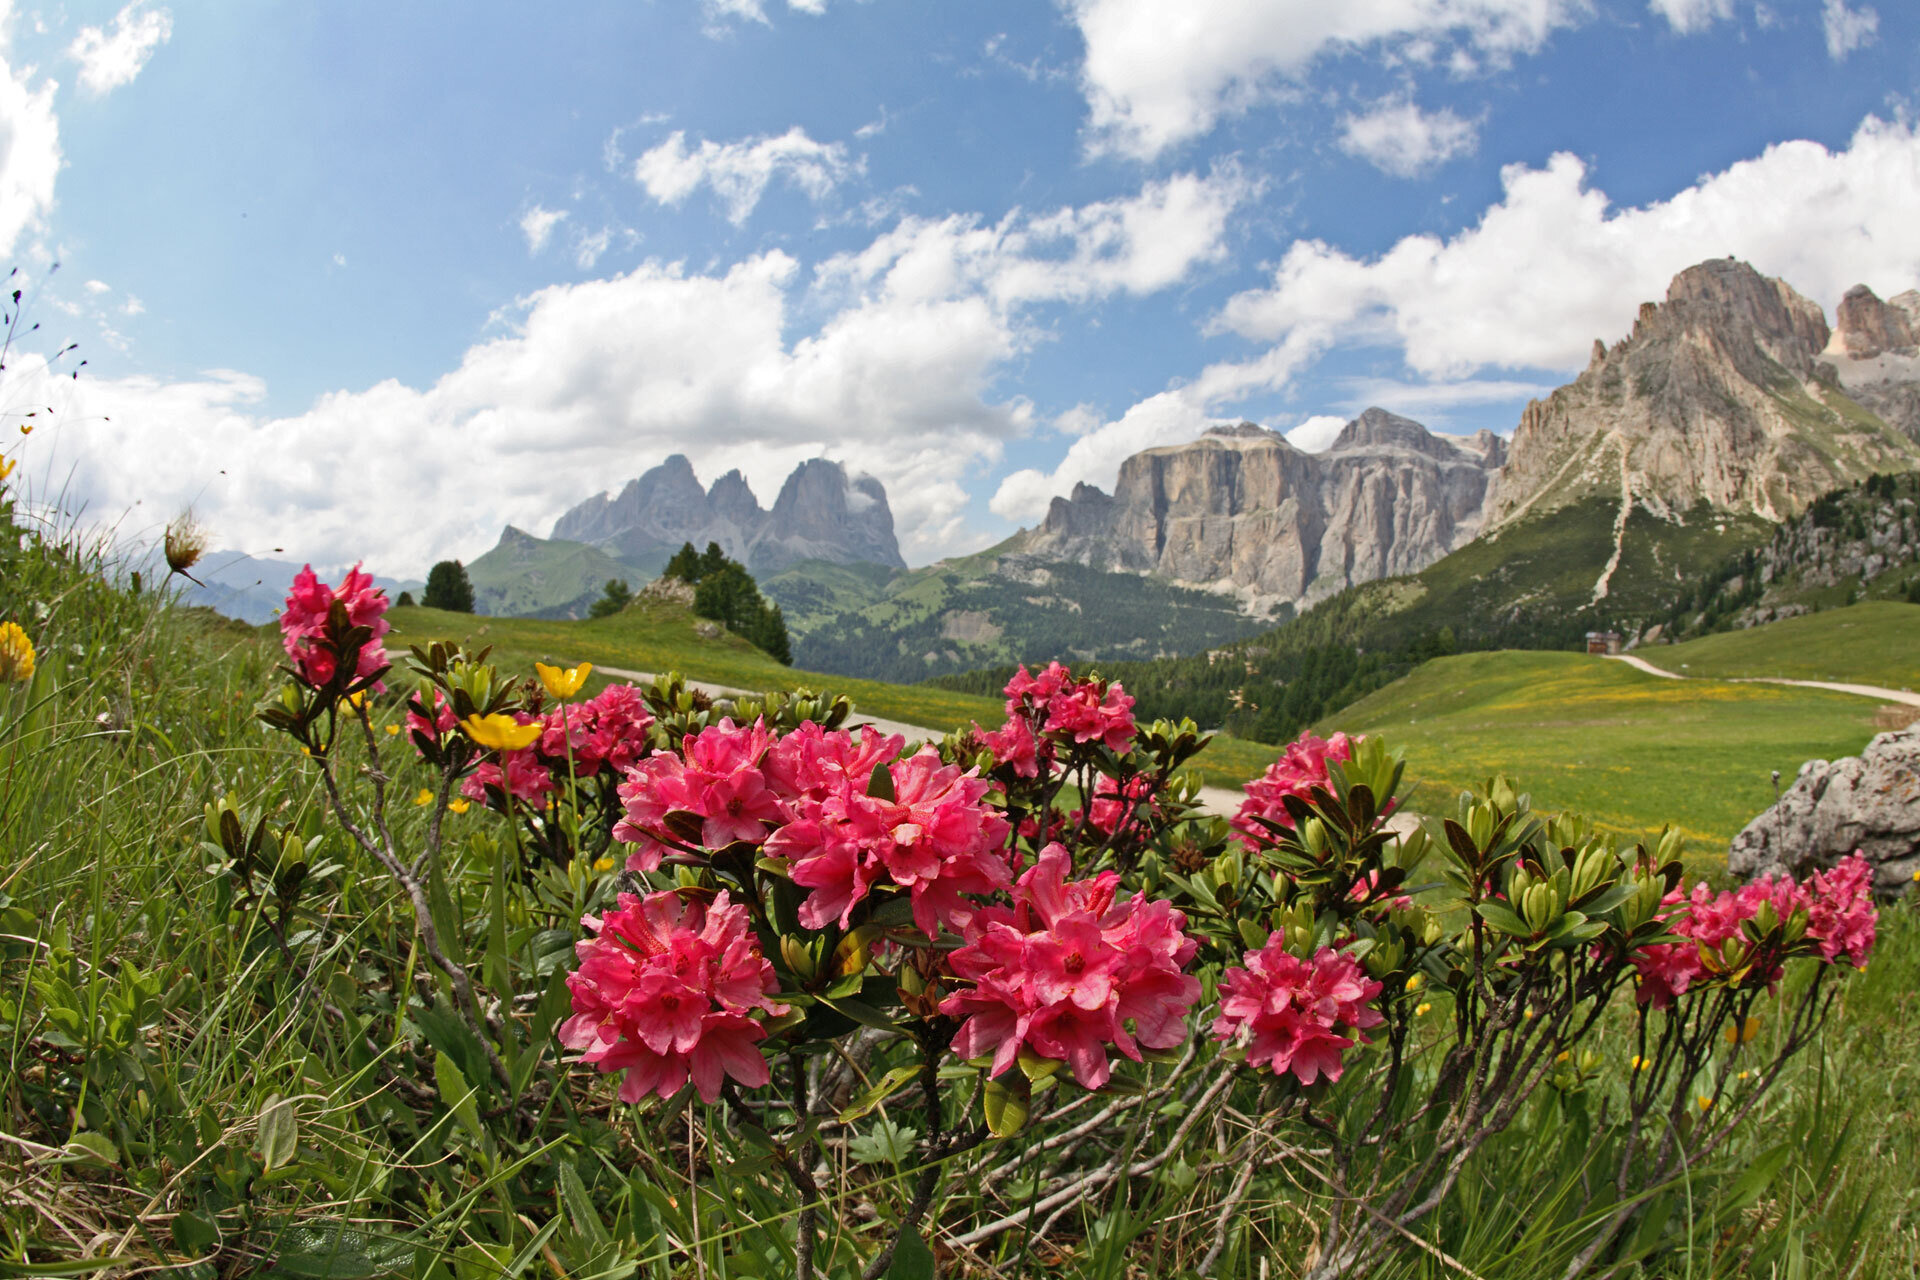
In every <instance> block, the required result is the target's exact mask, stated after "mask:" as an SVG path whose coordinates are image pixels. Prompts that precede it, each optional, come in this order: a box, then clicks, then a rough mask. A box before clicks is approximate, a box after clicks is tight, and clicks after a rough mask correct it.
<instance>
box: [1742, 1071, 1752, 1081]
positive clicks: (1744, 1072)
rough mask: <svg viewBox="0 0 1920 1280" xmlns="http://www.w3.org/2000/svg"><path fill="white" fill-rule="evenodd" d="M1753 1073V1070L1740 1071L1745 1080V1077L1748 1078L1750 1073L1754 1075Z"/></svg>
mask: <svg viewBox="0 0 1920 1280" xmlns="http://www.w3.org/2000/svg"><path fill="white" fill-rule="evenodd" d="M1752 1074H1753V1072H1751V1071H1742V1072H1741V1073H1740V1078H1741V1079H1742V1080H1745V1079H1746V1078H1747V1077H1748V1076H1750V1075H1752Z"/></svg>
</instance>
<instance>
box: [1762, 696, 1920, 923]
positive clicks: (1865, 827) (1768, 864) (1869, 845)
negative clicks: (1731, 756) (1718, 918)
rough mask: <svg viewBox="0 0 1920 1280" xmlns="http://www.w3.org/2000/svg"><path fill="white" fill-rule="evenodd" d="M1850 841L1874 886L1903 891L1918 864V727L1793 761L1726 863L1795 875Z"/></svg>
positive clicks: (1836, 856)
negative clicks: (1795, 769)
mask: <svg viewBox="0 0 1920 1280" xmlns="http://www.w3.org/2000/svg"><path fill="white" fill-rule="evenodd" d="M1856 849H1857V850H1859V851H1860V852H1861V853H1863V854H1865V855H1866V858H1867V861H1868V862H1871V863H1872V864H1873V868H1874V872H1873V885H1874V890H1875V892H1877V893H1880V894H1884V895H1892V894H1897V893H1902V892H1905V891H1906V889H1907V888H1908V886H1910V885H1911V884H1912V883H1913V876H1914V872H1915V871H1916V870H1920V727H1916V728H1910V729H1898V730H1895V731H1894V732H1892V733H1883V734H1880V735H1879V736H1878V737H1876V738H1875V739H1874V740H1873V741H1872V742H1869V743H1868V744H1867V749H1866V750H1865V751H1863V752H1861V753H1860V754H1859V755H1857V756H1848V757H1847V758H1845V759H1843V760H1834V761H1832V762H1829V761H1826V760H1809V761H1807V763H1805V764H1803V765H1801V766H1800V775H1799V777H1797V778H1795V779H1794V780H1793V785H1792V786H1791V787H1788V788H1787V790H1786V791H1785V792H1784V793H1782V795H1781V796H1780V799H1779V801H1778V803H1776V804H1775V805H1774V806H1773V807H1772V808H1770V809H1768V810H1767V811H1766V812H1765V813H1763V814H1761V815H1760V816H1759V817H1757V818H1755V819H1754V820H1753V821H1752V822H1750V823H1748V824H1747V828H1746V830H1744V831H1742V832H1741V833H1740V834H1739V835H1737V836H1735V837H1734V839H1733V847H1732V848H1731V849H1730V850H1729V851H1728V853H1727V870H1728V871H1730V872H1732V873H1733V874H1734V875H1737V876H1742V877H1744V878H1746V879H1749V880H1751V879H1753V878H1755V877H1757V876H1764V875H1770V874H1778V873H1785V874H1788V875H1792V876H1796V877H1800V876H1805V875H1807V874H1808V873H1809V872H1813V871H1820V870H1824V869H1825V868H1827V867H1831V866H1833V865H1834V864H1835V863H1837V862H1839V861H1840V860H1841V859H1842V858H1845V857H1848V856H1850V855H1852V853H1853V852H1854V850H1856Z"/></svg>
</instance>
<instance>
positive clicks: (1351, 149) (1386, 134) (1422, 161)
mask: <svg viewBox="0 0 1920 1280" xmlns="http://www.w3.org/2000/svg"><path fill="white" fill-rule="evenodd" d="M1478 142H1479V126H1478V125H1477V124H1475V123H1474V122H1473V121H1471V120H1462V119H1461V118H1460V117H1459V116H1457V115H1455V114H1454V113H1453V112H1452V111H1422V110H1421V109H1420V108H1419V107H1418V106H1416V105H1415V104H1414V103H1412V102H1409V101H1407V100H1405V99H1401V100H1397V101H1396V100H1394V99H1391V98H1390V99H1387V100H1385V101H1382V102H1379V103H1376V104H1375V105H1374V106H1373V107H1372V108H1371V109H1370V110H1368V111H1367V112H1365V113H1364V114H1362V115H1349V116H1347V117H1345V118H1344V119H1342V120H1341V122H1340V149H1341V150H1342V151H1345V152H1347V153H1348V154H1349V155H1355V156H1359V157H1360V158H1361V159H1363V160H1365V161H1367V162H1368V163H1369V164H1372V165H1373V166H1374V167H1375V168H1377V169H1379V170H1380V171H1381V172H1383V173H1388V174H1392V175H1393V176H1394V177H1396V178H1417V177H1420V176H1421V175H1422V174H1425V173H1429V172H1431V171H1432V170H1434V169H1437V168H1439V167H1440V166H1441V165H1443V164H1445V163H1446V162H1447V161H1449V160H1451V159H1453V158H1454V157H1455V156H1461V155H1471V154H1472V152H1473V149H1474V147H1475V146H1476V145H1477V144H1478Z"/></svg>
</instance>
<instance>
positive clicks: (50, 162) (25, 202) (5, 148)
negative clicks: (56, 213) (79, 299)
mask: <svg viewBox="0 0 1920 1280" xmlns="http://www.w3.org/2000/svg"><path fill="white" fill-rule="evenodd" d="M7 22H8V17H7V14H6V10H5V7H4V6H0V257H10V256H11V255H12V253H13V251H14V249H15V247H16V246H18V244H19V243H20V237H21V235H22V234H23V233H25V232H26V231H27V230H28V229H29V228H34V227H38V226H40V225H41V224H42V222H43V220H44V219H45V217H46V214H47V211H48V210H49V209H51V208H52V207H53V186H54V180H55V178H57V177H58V176H59V174H60V119H59V117H58V116H57V115H55V114H54V110H53V96H54V94H55V92H57V91H58V89H59V85H58V84H56V83H55V82H54V81H52V80H42V81H41V82H40V83H39V84H37V85H35V84H31V83H30V82H29V81H30V78H31V76H32V74H33V68H31V67H28V68H25V69H24V70H20V71H16V70H15V69H14V68H13V66H12V65H11V64H10V63H9V62H8V60H7V58H6V56H5V54H6V43H5V35H6V23H7Z"/></svg>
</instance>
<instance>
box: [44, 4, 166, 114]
mask: <svg viewBox="0 0 1920 1280" xmlns="http://www.w3.org/2000/svg"><path fill="white" fill-rule="evenodd" d="M172 35H173V14H172V13H170V12H169V11H168V10H166V9H164V8H155V9H149V8H147V7H146V4H145V0H133V3H132V4H129V5H128V6H127V7H126V8H124V9H122V10H121V11H120V12H119V13H118V14H116V15H114V19H113V30H112V31H111V32H108V31H107V30H105V29H104V28H101V27H82V28H81V29H80V34H79V35H77V36H75V37H74V39H73V43H72V44H70V45H68V46H67V56H68V57H69V58H72V59H73V60H74V61H75V62H78V63H79V64H80V87H81V88H83V89H85V90H86V91H87V92H88V93H90V94H92V95H93V96H94V97H96V98H97V97H101V96H103V95H105V94H108V93H111V92H112V91H113V90H115V89H118V88H120V87H121V86H122V85H128V84H132V83H133V81H134V77H136V76H138V75H139V74H140V71H141V69H142V68H144V67H145V66H146V65H147V60H148V59H149V58H151V57H153V52H154V50H155V49H158V48H159V47H160V46H161V45H163V44H165V43H166V42H167V40H168V39H169V38H170V37H171V36H172Z"/></svg>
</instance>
